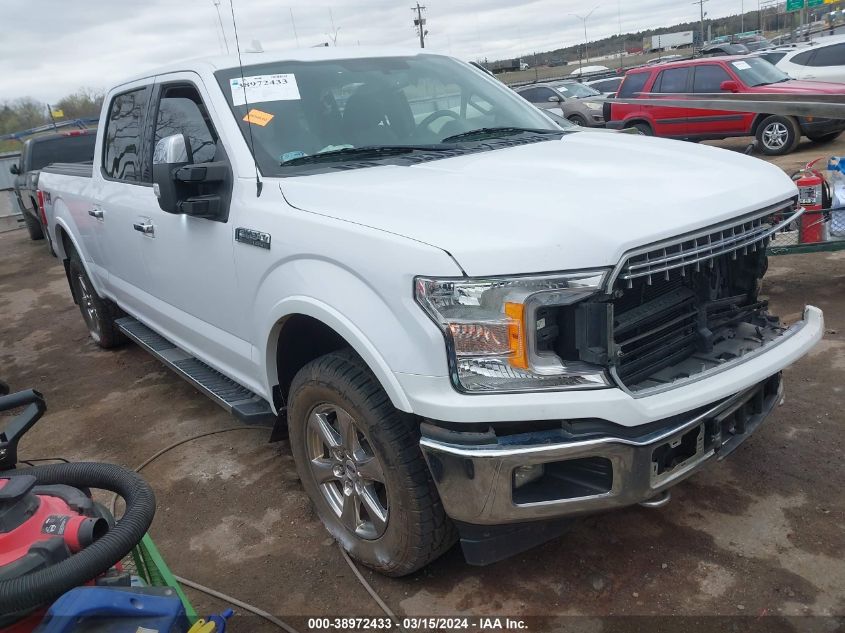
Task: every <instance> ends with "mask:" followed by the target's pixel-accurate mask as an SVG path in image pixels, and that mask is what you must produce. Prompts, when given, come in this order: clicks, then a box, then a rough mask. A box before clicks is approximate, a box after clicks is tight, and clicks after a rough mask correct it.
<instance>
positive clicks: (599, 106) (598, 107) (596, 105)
mask: <svg viewBox="0 0 845 633" xmlns="http://www.w3.org/2000/svg"><path fill="white" fill-rule="evenodd" d="M584 105H585V106H587V107H588V108H589V109H590V110H601V109H602V108H603V107H604V106H602V104H600V103H593V102H592V101H590V102H588V103H585V104H584Z"/></svg>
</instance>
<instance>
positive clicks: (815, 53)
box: [776, 35, 845, 83]
mask: <svg viewBox="0 0 845 633" xmlns="http://www.w3.org/2000/svg"><path fill="white" fill-rule="evenodd" d="M776 66H777V67H778V68H780V69H781V70H782V71H783V72H785V73H786V74H787V75H789V76H790V77H792V78H794V79H801V80H812V81H832V82H837V83H843V82H845V36H843V35H834V36H832V37H821V38H818V39H816V40H814V41H813V42H812V43H811V44H809V45H806V46H803V47H798V48H794V49H792V50H789V51H787V52H786V53H785V54H784V55H782V56H781V58H780V59H779V60H777V63H776Z"/></svg>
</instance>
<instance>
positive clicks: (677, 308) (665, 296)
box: [537, 201, 803, 397]
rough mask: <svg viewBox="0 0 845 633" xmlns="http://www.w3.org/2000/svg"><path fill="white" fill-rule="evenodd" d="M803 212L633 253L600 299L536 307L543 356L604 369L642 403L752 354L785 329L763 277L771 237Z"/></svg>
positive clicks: (769, 214)
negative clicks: (774, 311) (763, 296)
mask: <svg viewBox="0 0 845 633" xmlns="http://www.w3.org/2000/svg"><path fill="white" fill-rule="evenodd" d="M802 212H803V210H802V209H800V208H798V207H796V205H795V202H794V201H788V202H785V203H783V204H781V205H778V206H776V207H773V208H769V209H766V210H764V211H761V212H759V213H757V214H754V215H752V216H749V217H747V218H746V219H744V220H741V221H739V222H736V221H735V222H732V223H728V224H724V225H719V226H716V227H712V228H709V229H706V230H704V231H701V232H698V233H695V234H691V235H686V236H682V237H680V238H677V239H674V240H669V241H666V242H661V243H659V244H655V245H651V246H649V247H647V248H644V249H640V250H637V251H635V252H633V253H630V254H629V255H628V256H626V258H625V259H624V260H623V261H622V262H621V263H620V264H619V266H617V267H616V268H615V269H614V271H613V273H612V275H611V277H610V279H609V281H608V283H607V285H606V288H605V291H604V292H603V293H602V294H600V295H596V296H594V297H592V298H590V299H589V300H587V301H583V302H581V303H579V304H576V305H573V306H560V307H548V308H544V309H543V310H542V311H538V314H537V317H538V322H539V323H543V324H545V327H544V328H543V329H538V333H537V345H538V353H539V354H540V355H542V354H544V353H546V354H554V355H556V356H559V357H560V358H563V359H569V360H577V361H581V362H584V363H587V364H590V365H594V366H601V367H604V368H605V369H606V370H607V371H608V372H609V373H610V375H611V376H612V377H613V379H614V381H615V383H616V384H617V386H619V387H620V388H621V389H624V390H625V391H627V392H629V393H630V394H632V395H634V396H636V397H640V396H643V395H649V394H652V393H656V392H659V391H661V390H665V389H670V388H674V387H678V386H680V385H682V384H685V383H687V382H689V381H692V380H696V379H699V378H701V377H703V376H705V375H708V374H710V373H712V372H715V371H718V370H721V369H724V368H725V367H727V366H730V365H731V364H733V363H735V362H739V361H741V360H744V359H747V358H749V357H750V355H753V354H756V353H757V352H759V351H760V350H762V349H763V348H764V347H766V346H767V345H768V344H769V343H771V342H773V341H775V340H776V339H778V338H779V337H781V336H782V335H783V334H784V333H785V332H786V328H785V327H784V326H782V325H781V323H780V320H779V319H778V318H777V317H775V316H773V315H771V314H769V312H768V302H767V301H765V300H763V299H761V297H760V289H761V281H762V279H763V276H764V275H765V273H766V269H767V266H768V259H767V256H766V247H767V246H768V244H769V242H770V240H771V237H772V235H774V234H775V233H776V232H778V231H780V230H783V229H784V228H785V227H788V226H789V225H790V224H791V223H792V222H794V221H795V220H796V219H797V218H798V217H799V216H800V215H801V213H802Z"/></svg>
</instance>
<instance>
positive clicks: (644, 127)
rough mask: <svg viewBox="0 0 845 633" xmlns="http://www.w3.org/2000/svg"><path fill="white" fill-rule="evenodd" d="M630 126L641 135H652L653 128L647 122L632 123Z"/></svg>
mask: <svg viewBox="0 0 845 633" xmlns="http://www.w3.org/2000/svg"><path fill="white" fill-rule="evenodd" d="M631 127H632V128H635V129H637V130H639V132H640V134H642V135H643V136H654V130H652V129H651V126H650V125H649V124H648V123H634V125H632V126H631Z"/></svg>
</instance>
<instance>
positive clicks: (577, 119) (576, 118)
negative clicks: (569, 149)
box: [568, 114, 587, 127]
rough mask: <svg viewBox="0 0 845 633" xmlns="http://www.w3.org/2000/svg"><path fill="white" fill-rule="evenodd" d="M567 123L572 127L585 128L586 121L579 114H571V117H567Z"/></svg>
mask: <svg viewBox="0 0 845 633" xmlns="http://www.w3.org/2000/svg"><path fill="white" fill-rule="evenodd" d="M568 121H569V122H570V123H572V124H573V125H577V126H578V127H587V120H586V119H585V118H584V117H582V116H581V115H580V114H573V115H572V116H570V117H568Z"/></svg>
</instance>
